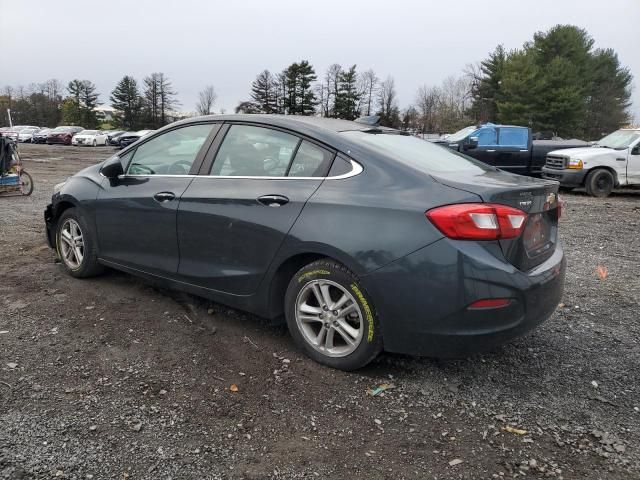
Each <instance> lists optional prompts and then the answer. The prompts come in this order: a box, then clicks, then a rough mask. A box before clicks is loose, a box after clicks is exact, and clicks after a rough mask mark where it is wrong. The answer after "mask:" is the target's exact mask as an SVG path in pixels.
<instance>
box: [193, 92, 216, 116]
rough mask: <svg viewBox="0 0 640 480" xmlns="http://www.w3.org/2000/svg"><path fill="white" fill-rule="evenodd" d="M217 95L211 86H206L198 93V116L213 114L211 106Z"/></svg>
mask: <svg viewBox="0 0 640 480" xmlns="http://www.w3.org/2000/svg"><path fill="white" fill-rule="evenodd" d="M217 98H218V94H217V93H216V90H215V88H213V85H207V86H206V87H204V90H202V91H201V92H200V93H198V103H197V104H196V111H197V112H198V115H211V113H213V105H214V104H215V103H216V99H217Z"/></svg>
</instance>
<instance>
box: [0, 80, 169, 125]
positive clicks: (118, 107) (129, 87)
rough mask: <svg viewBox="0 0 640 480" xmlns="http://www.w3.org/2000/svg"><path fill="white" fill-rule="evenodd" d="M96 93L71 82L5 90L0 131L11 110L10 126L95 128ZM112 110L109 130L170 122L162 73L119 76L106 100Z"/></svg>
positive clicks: (84, 83) (166, 85)
mask: <svg viewBox="0 0 640 480" xmlns="http://www.w3.org/2000/svg"><path fill="white" fill-rule="evenodd" d="M98 98H99V93H98V91H97V88H96V86H95V84H94V83H93V82H91V81H89V80H80V79H74V80H71V81H70V82H69V83H68V84H67V85H66V87H65V86H63V85H62V83H61V82H60V81H59V80H55V79H52V80H48V81H46V82H44V83H38V84H31V85H29V86H27V87H23V86H19V87H17V88H14V87H9V86H8V87H5V88H4V89H3V90H2V93H1V94H0V109H1V111H2V114H1V115H0V119H1V121H0V126H8V125H9V122H8V118H7V117H6V115H5V112H6V110H7V109H10V110H11V117H12V120H13V124H14V125H42V126H44V125H46V126H56V125H80V126H83V127H85V128H97V127H98V126H99V125H100V124H101V123H102V119H101V118H100V116H99V114H98V112H97V111H96V107H97V106H98V105H99V103H98ZM109 100H110V104H111V106H112V107H113V108H114V109H115V111H116V113H115V118H114V120H113V121H112V126H114V127H118V128H123V129H126V130H139V129H142V128H151V129H156V128H160V127H162V126H164V125H166V124H168V123H170V122H172V121H173V120H174V117H173V115H172V114H173V110H174V109H175V107H177V106H178V105H179V104H178V101H177V92H176V91H175V90H174V89H173V87H172V84H171V81H170V80H169V78H168V77H167V76H166V75H165V74H164V73H152V74H151V75H149V76H147V77H145V78H144V79H143V81H142V88H141V87H140V86H138V82H137V81H136V79H135V78H133V77H132V76H129V75H125V76H124V77H123V78H122V79H121V80H120V81H119V82H118V84H117V85H116V87H115V88H114V89H113V91H112V92H111V95H110V97H109Z"/></svg>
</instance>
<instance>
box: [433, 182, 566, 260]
mask: <svg viewBox="0 0 640 480" xmlns="http://www.w3.org/2000/svg"><path fill="white" fill-rule="evenodd" d="M432 176H433V178H434V179H435V180H436V181H438V182H439V183H442V184H444V185H447V186H449V187H452V188H456V189H458V190H463V191H465V192H470V193H474V194H476V195H478V196H480V198H482V200H483V201H484V202H486V203H498V204H502V205H509V206H510V207H514V208H517V209H519V210H522V211H523V212H525V213H527V221H526V224H525V227H524V230H523V232H522V234H521V235H520V236H519V237H517V238H513V239H508V240H499V243H500V247H501V249H502V252H503V254H504V256H505V258H506V259H507V260H508V261H509V262H510V263H511V264H513V265H514V266H515V267H516V268H518V269H520V270H524V271H526V270H530V269H532V268H534V267H535V266H537V265H539V264H541V263H542V262H544V261H545V260H546V259H547V258H549V257H550V256H551V255H552V254H553V252H554V251H555V248H556V244H557V241H558V238H557V237H558V214H559V210H558V207H559V204H558V183H557V182H555V181H549V180H540V179H535V178H531V177H524V176H521V175H515V174H510V173H506V172H502V171H500V170H486V171H482V172H479V171H477V170H470V171H464V170H463V171H456V172H451V173H449V172H438V173H435V174H434V173H432Z"/></svg>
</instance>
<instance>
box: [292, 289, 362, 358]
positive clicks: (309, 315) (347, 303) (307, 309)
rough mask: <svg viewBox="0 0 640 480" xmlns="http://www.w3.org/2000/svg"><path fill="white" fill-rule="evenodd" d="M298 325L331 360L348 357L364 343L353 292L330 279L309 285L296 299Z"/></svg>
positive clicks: (316, 347)
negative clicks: (332, 358)
mask: <svg viewBox="0 0 640 480" xmlns="http://www.w3.org/2000/svg"><path fill="white" fill-rule="evenodd" d="M295 315H296V323H297V326H298V329H299V330H300V332H301V333H302V336H303V338H304V340H305V341H306V342H307V343H308V344H309V345H311V347H313V348H314V349H315V350H317V351H318V352H320V353H322V354H323V355H326V356H329V357H345V356H347V355H350V354H351V353H353V352H354V351H355V350H356V349H357V348H358V345H360V343H361V342H362V337H363V334H364V327H365V325H364V321H363V316H362V312H361V310H360V306H359V305H358V303H357V302H356V300H355V298H354V297H353V295H351V293H350V292H349V291H348V290H346V289H345V288H344V287H342V286H341V285H339V284H337V283H335V282H332V281H330V280H313V281H311V282H309V283H307V284H306V285H305V286H304V287H302V289H301V290H300V292H299V293H298V297H297V299H296V310H295Z"/></svg>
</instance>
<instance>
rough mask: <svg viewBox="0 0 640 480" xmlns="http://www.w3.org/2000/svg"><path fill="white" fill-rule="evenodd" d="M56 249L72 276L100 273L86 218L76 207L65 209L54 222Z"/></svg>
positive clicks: (92, 237)
mask: <svg viewBox="0 0 640 480" xmlns="http://www.w3.org/2000/svg"><path fill="white" fill-rule="evenodd" d="M56 251H57V252H58V256H59V257H60V260H61V261H62V264H63V265H64V267H65V269H66V270H67V271H68V272H69V273H70V274H71V275H72V276H74V277H77V278H85V277H92V276H94V275H98V274H100V273H102V271H103V270H104V267H103V266H102V265H100V264H99V263H98V255H97V249H96V241H95V237H94V236H93V234H92V232H91V229H90V228H89V225H88V224H87V222H86V220H85V219H84V218H83V217H82V215H80V213H79V212H78V210H77V209H76V208H69V209H68V210H65V211H64V212H63V213H62V215H61V216H60V218H59V219H58V222H57V224H56Z"/></svg>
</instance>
